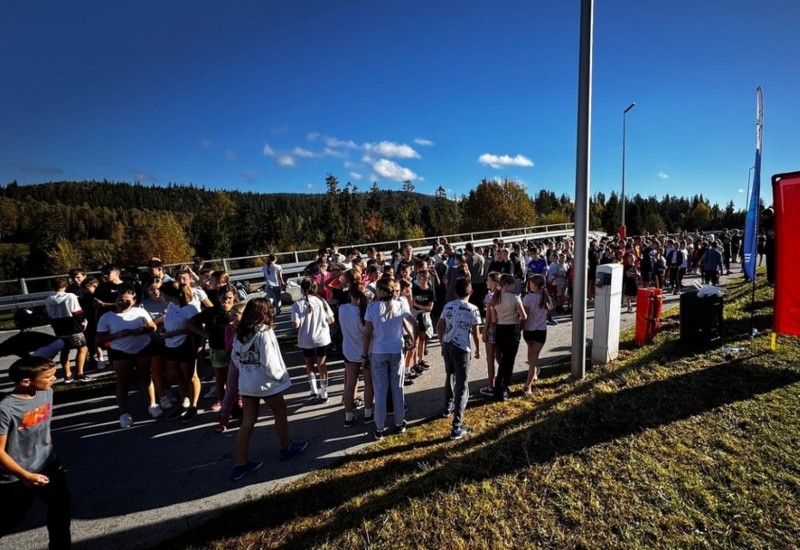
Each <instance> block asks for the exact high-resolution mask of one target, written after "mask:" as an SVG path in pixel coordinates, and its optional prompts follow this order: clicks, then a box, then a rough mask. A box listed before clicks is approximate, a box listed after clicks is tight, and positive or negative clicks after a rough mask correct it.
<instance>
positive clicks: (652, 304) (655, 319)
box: [636, 288, 664, 346]
mask: <svg viewBox="0 0 800 550" xmlns="http://www.w3.org/2000/svg"><path fill="white" fill-rule="evenodd" d="M663 301H664V297H663V293H662V291H661V289H660V288H640V289H638V290H637V291H636V345H637V346H643V345H644V344H650V343H651V342H652V341H653V340H654V339H655V337H656V334H658V327H659V326H660V325H661V309H662V304H663Z"/></svg>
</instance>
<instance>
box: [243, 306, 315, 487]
mask: <svg viewBox="0 0 800 550" xmlns="http://www.w3.org/2000/svg"><path fill="white" fill-rule="evenodd" d="M273 325H274V316H273V313H272V305H271V304H270V302H269V300H268V299H266V298H253V299H252V300H250V301H249V302H247V305H246V306H245V308H244V312H243V313H242V320H241V321H240V322H239V326H238V327H236V337H235V338H234V340H233V350H232V353H231V360H232V361H233V365H234V367H236V369H237V370H238V371H239V394H240V395H241V396H242V407H243V413H242V425H241V427H240V428H239V434H238V436H237V438H236V464H235V467H234V469H233V473H232V474H231V479H232V480H233V481H237V480H239V479H241V478H242V477H244V476H245V475H246V474H248V473H250V472H254V471H256V470H258V469H259V468H260V467H261V466H263V465H264V462H263V461H261V460H250V459H249V457H248V453H249V450H250V438H251V436H252V435H253V427H254V426H255V423H256V421H257V420H258V405H259V402H260V401H261V400H262V399H263V400H264V402H265V403H266V404H267V405H268V406H269V408H270V409H272V414H273V416H274V418H275V434H276V435H277V436H278V442H279V443H280V447H281V451H280V458H281V460H286V459H287V458H291V457H293V456H295V455H298V454H300V453H302V452H303V451H305V450H306V447H308V441H294V442H293V441H291V440H290V439H289V420H288V416H287V411H286V403H285V401H284V399H283V392H284V391H286V390H287V389H289V387H290V386H291V385H292V380H291V378H290V377H289V371H288V370H286V364H285V363H284V362H283V357H282V356H281V350H280V347H279V346H278V339H277V338H276V337H275V332H274V331H273V330H272V327H273Z"/></svg>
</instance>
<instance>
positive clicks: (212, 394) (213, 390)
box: [203, 386, 217, 399]
mask: <svg viewBox="0 0 800 550" xmlns="http://www.w3.org/2000/svg"><path fill="white" fill-rule="evenodd" d="M216 396H217V388H215V387H214V386H211V389H210V390H208V391H207V392H206V393H205V394H204V395H203V397H204V398H206V399H211V398H212V397H216Z"/></svg>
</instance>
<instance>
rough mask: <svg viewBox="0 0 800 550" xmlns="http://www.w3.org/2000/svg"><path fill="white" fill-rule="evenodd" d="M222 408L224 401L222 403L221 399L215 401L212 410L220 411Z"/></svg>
mask: <svg viewBox="0 0 800 550" xmlns="http://www.w3.org/2000/svg"><path fill="white" fill-rule="evenodd" d="M221 408H222V403H220V402H219V401H214V404H213V405H211V410H212V411H218V410H220V409H221Z"/></svg>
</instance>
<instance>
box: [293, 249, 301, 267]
mask: <svg viewBox="0 0 800 550" xmlns="http://www.w3.org/2000/svg"><path fill="white" fill-rule="evenodd" d="M294 263H296V264H299V263H300V256H298V255H297V250H295V251H294Z"/></svg>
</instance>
